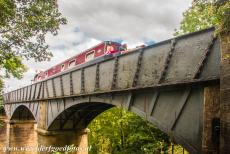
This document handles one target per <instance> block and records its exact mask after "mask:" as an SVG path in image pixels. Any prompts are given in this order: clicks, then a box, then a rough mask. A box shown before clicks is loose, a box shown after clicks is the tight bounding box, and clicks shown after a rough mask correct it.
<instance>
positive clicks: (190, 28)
mask: <svg viewBox="0 0 230 154" xmlns="http://www.w3.org/2000/svg"><path fill="white" fill-rule="evenodd" d="M183 16H184V17H183V20H182V22H181V24H180V28H179V30H176V33H175V35H181V34H185V33H191V32H194V31H198V30H202V29H205V28H209V27H212V26H215V27H216V33H221V32H225V33H230V2H229V1H228V0H222V1H220V0H196V1H193V2H192V6H191V7H190V8H189V9H188V10H187V11H185V12H184V14H183Z"/></svg>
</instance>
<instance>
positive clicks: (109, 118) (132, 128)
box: [88, 107, 169, 154]
mask: <svg viewBox="0 0 230 154" xmlns="http://www.w3.org/2000/svg"><path fill="white" fill-rule="evenodd" d="M88 128H89V129H90V134H89V145H91V146H92V149H91V151H90V152H89V153H92V154H94V153H103V154H126V153H132V154H145V153H146V154H154V153H164V152H165V153H167V151H168V146H169V139H168V136H167V135H166V134H164V133H162V132H161V131H160V130H158V129H157V128H156V127H154V126H153V125H152V124H150V123H149V122H147V121H146V120H144V119H142V118H141V117H139V116H137V115H135V114H133V113H131V112H128V111H126V110H124V109H122V108H115V107H114V108H112V109H109V110H107V111H105V112H103V113H101V114H100V115H99V116H97V117H96V118H95V119H94V120H93V121H92V122H91V123H90V125H89V126H88Z"/></svg>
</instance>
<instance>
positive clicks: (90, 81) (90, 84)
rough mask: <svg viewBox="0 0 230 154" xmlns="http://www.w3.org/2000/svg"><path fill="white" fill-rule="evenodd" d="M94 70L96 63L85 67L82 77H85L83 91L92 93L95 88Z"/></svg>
mask: <svg viewBox="0 0 230 154" xmlns="http://www.w3.org/2000/svg"><path fill="white" fill-rule="evenodd" d="M96 70H97V65H93V66H90V67H87V68H86V69H85V71H84V75H85V76H84V77H85V92H86V93H92V92H94V89H95V83H96V80H95V79H96Z"/></svg>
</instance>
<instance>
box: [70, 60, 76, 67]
mask: <svg viewBox="0 0 230 154" xmlns="http://www.w3.org/2000/svg"><path fill="white" fill-rule="evenodd" d="M73 66H75V59H73V60H71V61H69V68H71V67H73Z"/></svg>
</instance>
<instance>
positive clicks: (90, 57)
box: [85, 50, 95, 61]
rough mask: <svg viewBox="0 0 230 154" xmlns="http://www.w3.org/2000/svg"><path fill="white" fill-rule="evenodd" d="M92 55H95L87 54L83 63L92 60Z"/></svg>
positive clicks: (92, 52) (91, 52)
mask: <svg viewBox="0 0 230 154" xmlns="http://www.w3.org/2000/svg"><path fill="white" fill-rule="evenodd" d="M94 54H95V51H94V50H93V51H90V52H88V53H87V54H86V55H85V61H90V60H92V59H94Z"/></svg>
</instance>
